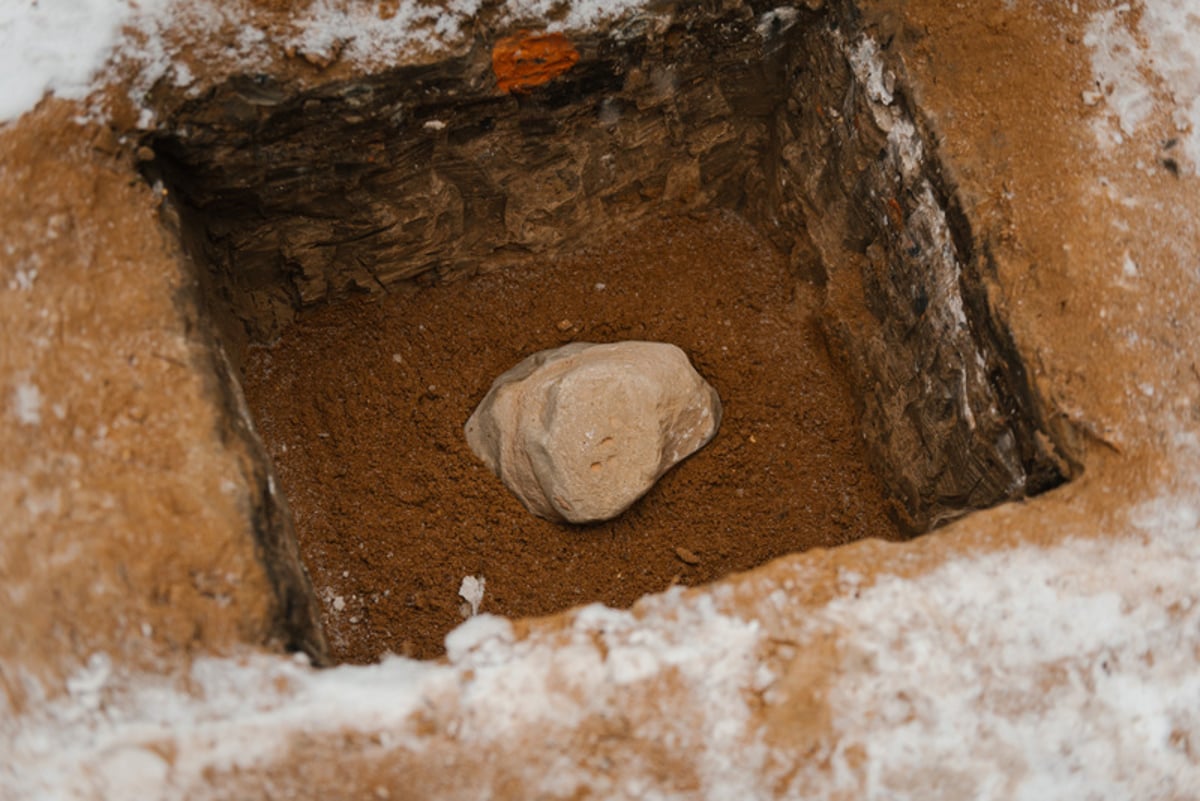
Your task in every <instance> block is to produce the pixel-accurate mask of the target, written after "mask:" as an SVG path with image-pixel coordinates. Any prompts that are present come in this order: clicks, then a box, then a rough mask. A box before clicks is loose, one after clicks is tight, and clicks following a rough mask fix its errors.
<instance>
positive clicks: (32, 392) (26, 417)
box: [13, 381, 42, 426]
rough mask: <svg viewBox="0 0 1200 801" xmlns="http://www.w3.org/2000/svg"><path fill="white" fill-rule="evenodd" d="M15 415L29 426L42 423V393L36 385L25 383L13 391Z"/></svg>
mask: <svg viewBox="0 0 1200 801" xmlns="http://www.w3.org/2000/svg"><path fill="white" fill-rule="evenodd" d="M13 414H14V415H16V417H17V420H19V421H20V422H21V423H22V424H24V425H27V426H36V425H40V424H41V422H42V392H41V390H39V389H38V388H37V386H36V385H34V384H31V383H29V382H28V381H24V382H22V383H20V384H17V386H16V389H14V390H13Z"/></svg>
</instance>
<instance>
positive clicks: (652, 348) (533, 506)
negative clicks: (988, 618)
mask: <svg viewBox="0 0 1200 801" xmlns="http://www.w3.org/2000/svg"><path fill="white" fill-rule="evenodd" d="M720 423H721V400H720V398H719V397H718V396H717V392H716V390H715V389H713V388H712V386H710V385H709V384H708V382H707V381H705V380H704V379H703V378H702V377H701V376H700V374H699V373H697V372H696V371H695V369H694V368H693V367H692V365H691V363H690V362H689V361H688V358H687V355H686V354H685V353H684V352H683V351H682V350H680V349H679V348H677V347H675V346H674V345H669V344H666V343H661V342H617V343H611V344H603V345H598V344H593V343H588V342H574V343H571V344H569V345H564V346H562V347H560V348H554V349H551V350H543V351H540V352H538V353H535V354H533V355H532V356H529V357H528V358H526V359H525V360H524V361H522V362H520V363H519V364H517V365H516V366H515V367H513V368H512V369H511V370H509V371H508V372H506V373H504V374H503V375H501V376H500V377H499V378H497V379H496V380H495V382H494V383H493V384H492V387H491V389H490V390H489V391H488V393H487V395H486V396H485V397H484V399H483V401H482V402H480V404H479V406H478V408H476V409H475V412H474V413H473V414H472V415H471V418H470V419H469V420H468V421H467V425H466V428H465V433H466V436H467V443H468V444H469V445H470V446H471V450H472V451H474V452H475V455H476V456H478V457H479V458H480V459H481V460H483V462H484V463H485V464H486V465H487V466H488V467H489V468H490V469H491V470H492V472H493V473H495V474H496V475H498V476H499V477H500V479H501V480H502V481H503V482H504V484H505V486H507V487H508V488H509V490H511V491H512V492H513V494H514V495H516V496H517V498H518V499H520V501H521V502H522V503H523V504H525V506H526V508H528V509H529V511H531V512H533V513H534V514H535V515H538V516H539V517H544V518H546V519H548V520H565V521H567V522H570V523H594V522H599V521H602V520H609V519H611V518H613V517H616V516H617V515H619V514H621V513H622V512H624V511H625V510H626V509H628V508H629V507H630V506H631V505H632V504H633V503H634V502H635V501H636V500H637V499H638V498H640V497H642V496H643V495H645V494H646V493H647V492H648V491H649V490H650V488H651V487H653V486H654V484H655V482H656V481H658V479H659V478H660V477H662V475H663V474H664V473H666V472H667V471H668V470H670V469H671V468H672V467H673V466H675V465H676V464H678V463H679V462H680V461H682V460H683V459H686V458H687V457H688V456H690V455H691V454H693V453H695V452H696V451H697V450H699V449H700V448H702V447H703V446H704V445H705V444H706V443H708V441H709V440H711V439H712V438H713V436H714V435H715V434H716V432H717V427H718V426H719V425H720Z"/></svg>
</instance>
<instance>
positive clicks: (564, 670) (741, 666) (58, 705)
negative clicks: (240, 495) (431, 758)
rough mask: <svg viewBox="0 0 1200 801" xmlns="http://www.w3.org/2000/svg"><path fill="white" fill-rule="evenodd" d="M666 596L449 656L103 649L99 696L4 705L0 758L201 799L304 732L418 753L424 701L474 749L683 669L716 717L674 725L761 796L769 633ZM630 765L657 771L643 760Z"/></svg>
mask: <svg viewBox="0 0 1200 801" xmlns="http://www.w3.org/2000/svg"><path fill="white" fill-rule="evenodd" d="M665 604H666V605H668V606H669V607H670V608H671V609H672V610H673V615H674V616H675V619H674V620H673V621H672V622H671V624H670V625H661V626H658V627H655V628H651V629H649V630H647V629H646V628H645V627H644V626H642V625H641V624H640V622H639V621H638V620H637V619H636V618H635V617H634V616H633V615H632V614H631V613H629V612H623V611H616V610H611V609H605V608H604V607H601V606H594V607H588V608H585V609H584V610H581V611H580V612H579V613H578V615H577V616H576V619H575V622H574V625H573V627H572V628H570V629H568V630H567V631H565V632H564V633H563V634H562V636H561V637H558V638H545V639H542V640H534V641H524V642H522V641H517V640H516V638H515V636H514V634H513V630H512V625H511V623H510V622H509V621H507V620H505V619H504V618H499V617H496V616H493V615H486V614H484V615H479V616H477V617H473V618H471V619H470V620H469V621H467V622H465V623H464V624H463V625H462V626H460V627H459V628H458V629H457V630H456V631H454V632H452V633H451V635H450V636H449V637H448V638H447V652H448V657H449V660H450V664H448V665H447V664H436V663H429V662H416V661H412V660H407V659H401V658H397V657H393V658H389V659H386V660H384V661H383V662H382V663H380V664H378V665H371V666H367V667H341V668H337V669H333V670H320V671H319V670H313V669H311V668H309V667H308V666H307V665H306V664H304V663H303V661H302V660H299V659H281V658H277V657H275V658H273V657H269V656H252V657H247V658H242V659H200V660H198V661H196V662H195V663H194V665H193V667H192V669H191V671H190V672H189V673H188V675H187V676H186V677H185V678H184V679H182V680H180V679H171V678H168V677H163V676H135V677H127V678H122V677H116V676H113V675H112V674H111V673H110V672H109V671H108V663H107V658H106V657H103V656H99V657H97V658H96V659H94V660H93V663H94V664H91V665H89V666H88V667H87V668H85V669H84V670H82V671H80V673H79V674H78V675H77V676H76V677H73V679H72V681H73V684H74V686H75V687H76V688H77V689H78V692H79V693H81V694H83V695H86V696H87V697H88V698H89V699H93V700H94V701H95V703H88V704H80V703H78V698H76V697H75V696H74V695H72V696H70V697H67V698H64V699H60V700H58V701H54V702H51V703H48V704H45V705H43V706H42V707H41V708H39V709H38V710H36V711H35V712H33V713H31V715H30V716H28V717H27V718H26V719H24V720H22V721H20V722H14V721H13V720H12V719H5V718H3V717H0V753H5V754H6V755H8V756H9V757H10V758H11V759H10V760H9V762H8V763H7V764H6V763H5V762H4V761H0V788H4V789H6V790H8V794H7V795H5V797H6V798H13V799H35V798H36V799H62V800H63V801H66V800H67V799H86V798H92V797H97V796H98V797H108V798H135V797H136V798H143V799H173V798H195V797H197V796H198V795H199V794H200V793H201V792H202V791H203V790H204V789H205V788H208V789H210V790H215V788H213V786H212V781H211V776H212V775H213V773H214V772H223V771H231V770H233V771H236V770H244V769H247V768H249V767H252V766H255V765H263V764H267V763H269V762H271V761H273V760H278V759H283V758H287V757H288V754H289V752H288V747H289V745H290V744H291V742H292V739H293V737H294V736H298V735H303V736H304V737H305V738H309V739H314V738H321V737H330V738H333V736H334V735H338V734H341V733H345V732H367V733H379V734H380V735H381V741H382V742H385V743H386V744H387V746H388V747H389V748H395V749H406V750H414V751H415V750H419V749H420V748H421V743H420V738H419V736H418V735H417V734H416V733H415V731H414V724H413V723H412V721H411V719H410V718H411V716H412V714H413V713H414V712H415V711H417V710H423V711H424V712H426V713H429V714H440V713H445V714H446V715H447V716H449V717H452V718H453V720H454V723H453V728H452V735H453V736H454V737H455V738H456V739H457V740H458V741H459V742H462V743H463V744H464V745H465V746H467V747H468V748H469V747H472V746H474V747H478V748H483V747H487V746H489V745H490V746H492V747H496V746H501V747H502V746H505V745H506V744H507V743H508V741H509V740H511V739H512V738H514V736H516V734H517V733H519V732H520V731H522V730H523V729H525V730H538V731H541V730H543V729H545V728H546V727H561V729H562V730H563V732H564V736H568V735H569V733H570V731H572V730H573V729H574V727H575V726H577V725H578V723H579V722H580V721H582V720H583V719H584V718H585V717H587V716H588V715H593V714H596V713H597V710H603V709H610V708H612V707H613V706H614V704H615V703H616V701H617V696H616V695H615V694H614V693H615V692H616V690H617V685H620V686H621V687H622V688H624V689H623V692H633V691H635V686H636V685H639V684H641V685H642V686H645V685H646V684H647V683H651V682H654V681H656V680H660V679H662V678H664V677H669V678H670V680H671V681H672V682H673V683H675V684H677V685H681V686H684V687H686V688H688V689H689V691H690V692H691V694H692V703H693V704H694V705H695V706H696V707H697V708H702V709H703V716H704V717H705V718H706V720H707V721H708V723H707V725H705V726H703V727H701V728H700V729H699V730H696V729H695V727H693V726H691V724H690V723H689V722H688V721H682V720H680V721H667V724H666V725H667V726H668V728H669V729H670V734H669V736H670V737H673V738H675V739H676V740H677V741H678V742H679V743H680V744H681V747H682V746H685V745H686V746H690V747H696V748H699V749H702V750H705V751H707V753H708V757H707V767H706V768H705V770H706V771H708V775H707V776H706V783H707V784H708V786H711V787H714V788H728V792H729V793H730V794H729V795H722V797H730V798H733V797H750V796H748V795H746V794H745V793H744V792H742V791H743V790H747V789H752V788H750V787H749V786H748V785H747V783H748V782H749V783H753V782H754V781H755V776H756V773H755V771H753V770H750V771H746V770H744V768H745V767H746V765H747V762H746V760H747V759H751V758H752V759H761V757H762V754H761V752H759V753H757V756H756V755H755V754H754V753H751V752H747V751H746V750H745V749H744V748H742V750H741V752H740V755H739V753H737V749H738V748H739V747H741V746H742V745H743V743H741V738H742V735H743V734H744V731H745V727H746V723H747V718H748V713H747V710H746V708H745V704H744V702H743V698H742V692H743V691H744V689H745V688H747V687H749V686H751V685H752V683H753V682H754V681H755V677H756V676H758V671H757V668H756V660H755V658H754V654H755V649H756V648H757V647H758V645H759V643H760V640H761V633H760V631H759V629H758V627H757V625H756V624H754V623H747V622H744V621H741V620H737V619H735V618H731V617H728V616H725V615H722V614H720V613H718V612H717V611H716V610H715V609H714V608H713V606H712V602H711V600H704V599H700V600H699V601H698V602H696V603H681V602H680V594H679V593H678V592H676V593H674V594H673V595H672V596H670V597H669V598H668V599H666V600H665ZM643 692H644V690H643ZM438 704H449V707H448V708H446V709H440V710H439V709H438V708H437V705H438ZM631 713H632V710H631ZM496 721H503V722H504V725H501V726H497V725H494V722H496ZM163 753H170V754H171V759H170V760H169V762H165V761H163V760H162V759H161V757H160V756H159V755H160V754H163ZM17 766H20V769H19V770H18V769H17ZM650 770H651V768H649V767H647V768H646V771H650ZM608 773H610V771H609V770H608V769H607V768H603V769H601V770H599V771H598V773H597V774H596V775H593V776H588V775H586V774H579V773H577V772H575V771H573V770H565V771H555V772H551V773H547V774H545V775H534V776H529V777H526V778H527V780H528V782H529V786H530V787H531V788H535V787H536V786H537V785H538V783H543V784H544V786H545V787H546V788H549V789H550V790H554V789H555V788H557V789H558V790H561V789H562V788H564V787H568V786H575V785H577V784H579V783H586V784H587V785H588V786H592V787H595V786H596V784H597V782H603V781H607V780H608V776H607V774H608ZM623 774H624V779H625V780H627V781H633V782H635V783H640V784H641V785H642V786H651V785H652V783H653V777H652V775H651V774H650V773H649V772H647V774H646V775H644V776H640V775H639V769H638V768H637V766H633V765H631V766H630V769H629V770H628V771H624V772H623ZM224 792H226V793H228V792H229V788H228V786H227V785H226V786H224ZM721 792H722V793H724V790H722V791H721ZM235 794H236V793H235ZM531 795H535V796H536V795H537V793H536V792H533V791H532V790H531Z"/></svg>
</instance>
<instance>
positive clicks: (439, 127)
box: [421, 120, 446, 131]
mask: <svg viewBox="0 0 1200 801" xmlns="http://www.w3.org/2000/svg"><path fill="white" fill-rule="evenodd" d="M421 127H422V128H424V129H425V130H427V131H444V130H445V129H446V123H444V122H442V121H441V120H426V121H425V124H424V125H422V126H421Z"/></svg>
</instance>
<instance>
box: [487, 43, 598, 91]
mask: <svg viewBox="0 0 1200 801" xmlns="http://www.w3.org/2000/svg"><path fill="white" fill-rule="evenodd" d="M578 62H579V51H578V50H576V49H575V46H574V45H572V44H571V42H570V41H569V40H568V39H567V37H565V36H563V35H562V34H561V33H532V34H531V33H529V31H521V32H520V33H518V34H516V35H515V36H506V37H504V38H503V39H501V40H500V41H498V42H496V46H495V47H493V48H492V71H493V72H495V73H496V83H497V84H498V85H499V86H500V90H501V91H504V92H528V91H529V90H530V89H532V88H533V87H535V86H541V85H542V84H544V83H547V82H549V81H551V80H552V79H554V78H556V77H557V76H559V75H562V74H563V73H564V72H566V71H567V70H569V69H571V67H574V66H575V65H576V64H577V63H578Z"/></svg>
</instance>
